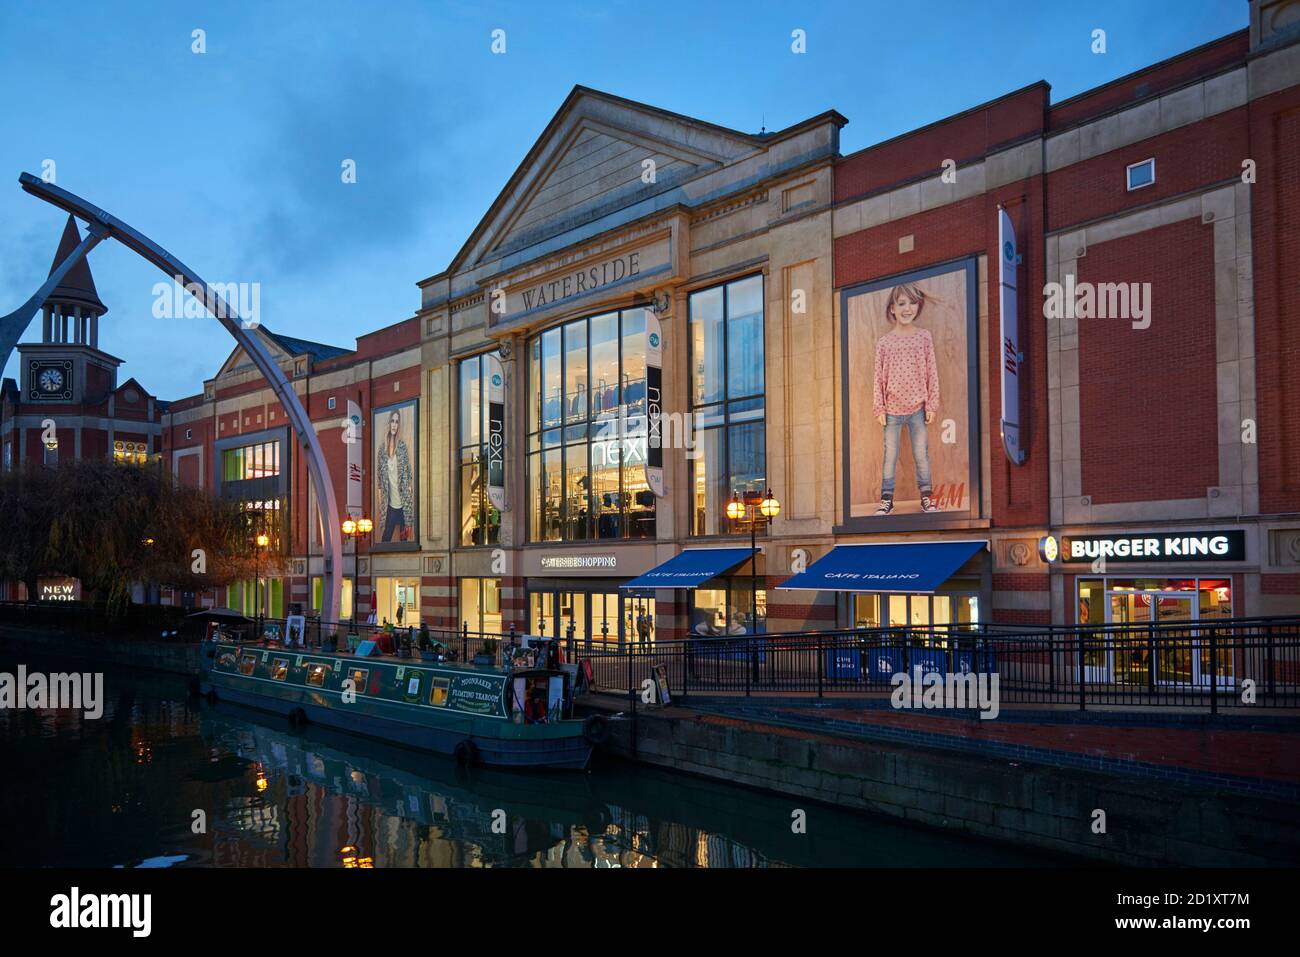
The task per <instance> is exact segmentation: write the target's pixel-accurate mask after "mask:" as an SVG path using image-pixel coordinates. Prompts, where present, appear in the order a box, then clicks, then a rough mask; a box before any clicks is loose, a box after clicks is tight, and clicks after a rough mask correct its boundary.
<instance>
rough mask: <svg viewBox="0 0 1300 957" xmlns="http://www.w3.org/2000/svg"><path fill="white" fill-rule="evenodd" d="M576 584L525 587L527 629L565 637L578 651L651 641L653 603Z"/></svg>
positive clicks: (612, 586)
mask: <svg viewBox="0 0 1300 957" xmlns="http://www.w3.org/2000/svg"><path fill="white" fill-rule="evenodd" d="M578 584H579V583H578V582H562V583H556V584H554V585H551V584H543V583H542V582H540V581H539V582H535V583H530V584H529V586H528V628H529V632H530V633H532V634H537V633H542V634H546V635H558V636H559V637H561V638H566V639H567V638H568V635H569V626H570V625H572V626H573V640H574V643H575V645H576V646H577V647H579V648H599V647H602V646H603V645H605V644H609V645H610V646H611V647H613V646H617V645H618V644H619V643H621V642H632V643H635V644H640V645H644V646H648V645H650V644H653V642H654V633H655V600H654V599H653V598H648V597H645V596H641V595H635V596H634V595H626V594H622V593H620V592H619V591H617V589H616V586H614V585H610V586H608V587H609V589H610V590H609V591H591V590H589V587H590V586H588V587H583V588H579V587H578Z"/></svg>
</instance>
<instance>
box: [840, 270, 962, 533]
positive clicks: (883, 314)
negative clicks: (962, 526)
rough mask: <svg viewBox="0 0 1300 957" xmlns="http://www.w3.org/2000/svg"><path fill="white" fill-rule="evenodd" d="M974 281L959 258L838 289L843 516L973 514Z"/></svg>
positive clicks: (858, 519) (867, 520)
mask: <svg viewBox="0 0 1300 957" xmlns="http://www.w3.org/2000/svg"><path fill="white" fill-rule="evenodd" d="M976 281H977V272H976V264H975V261H974V260H965V261H962V262H959V263H955V264H953V263H950V264H947V265H943V266H935V267H931V268H928V269H922V270H918V271H916V272H913V273H908V274H905V275H902V276H896V277H894V278H891V279H887V280H881V281H877V282H871V283H866V284H864V285H861V286H855V287H853V288H851V289H846V290H845V291H844V292H843V294H842V295H843V298H842V300H841V309H842V316H843V323H844V329H843V335H844V339H843V350H842V355H843V380H844V393H845V402H844V408H845V414H844V458H845V476H846V480H845V509H844V515H845V522H846V524H849V525H855V526H858V527H867V528H875V527H886V526H890V525H915V524H917V523H918V521H919V522H920V523H921V524H924V523H925V519H926V518H927V517H933V519H934V523H935V524H943V523H944V522H946V521H949V520H951V519H953V518H967V517H971V516H973V515H974V514H976V512H977V509H978V501H979V495H978V489H977V483H978V471H977V464H978V461H979V455H978V451H979V416H978V389H977V375H978V373H977V368H976V352H977V329H976V316H977V311H976V305H977V304H976V299H975V297H976Z"/></svg>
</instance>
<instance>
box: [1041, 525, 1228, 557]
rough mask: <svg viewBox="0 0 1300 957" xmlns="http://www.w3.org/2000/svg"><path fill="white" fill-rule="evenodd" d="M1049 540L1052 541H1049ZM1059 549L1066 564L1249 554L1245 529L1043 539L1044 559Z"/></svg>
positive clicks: (1050, 537) (1042, 553) (1042, 551)
mask: <svg viewBox="0 0 1300 957" xmlns="http://www.w3.org/2000/svg"><path fill="white" fill-rule="evenodd" d="M1049 540H1050V541H1049ZM1058 552H1059V555H1060V557H1059V559H1055V560H1058V561H1060V562H1062V563H1064V564H1069V563H1074V562H1095V561H1096V560H1097V559H1104V560H1105V561H1108V562H1178V563H1181V562H1239V561H1244V560H1245V558H1246V533H1245V532H1244V531H1241V530H1240V529H1235V530H1232V531H1226V532H1137V533H1134V534H1131V535H1067V536H1064V537H1062V538H1061V541H1060V546H1059V548H1058V546H1057V545H1056V542H1055V539H1053V538H1052V536H1050V535H1049V536H1047V537H1046V538H1045V539H1043V541H1042V542H1040V545H1039V554H1040V555H1042V557H1043V558H1044V560H1046V561H1053V560H1054V559H1053V558H1052V557H1049V556H1054V555H1055V554H1056V553H1058Z"/></svg>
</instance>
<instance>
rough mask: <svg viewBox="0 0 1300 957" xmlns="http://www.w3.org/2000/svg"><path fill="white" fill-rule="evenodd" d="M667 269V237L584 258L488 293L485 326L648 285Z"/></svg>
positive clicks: (499, 325) (508, 323) (502, 324)
mask: <svg viewBox="0 0 1300 957" xmlns="http://www.w3.org/2000/svg"><path fill="white" fill-rule="evenodd" d="M672 269H673V257H672V239H671V238H670V237H669V236H664V237H662V238H661V239H658V240H656V241H654V242H652V243H646V244H644V245H641V246H637V247H635V248H633V249H624V250H622V251H620V252H618V253H615V254H613V255H606V256H603V257H600V258H596V259H586V260H583V261H581V262H578V263H574V264H572V265H569V266H566V267H564V268H562V269H558V270H553V271H551V272H548V273H545V274H543V275H541V276H536V277H533V278H530V279H525V280H522V281H520V282H517V283H512V284H509V285H506V286H505V287H504V288H502V287H497V288H491V289H489V290H488V302H489V303H490V308H489V310H488V316H489V323H490V325H491V327H492V328H493V329H499V328H502V327H505V326H511V325H514V324H515V323H516V322H519V321H520V320H522V319H524V318H527V317H533V316H537V315H540V314H542V313H544V312H547V311H548V310H550V309H552V308H553V307H556V306H565V307H566V308H567V307H568V306H571V305H573V304H575V303H578V302H581V301H582V300H583V299H584V298H587V297H589V296H593V295H595V294H597V293H605V292H609V291H612V290H614V289H618V288H621V287H625V286H641V285H647V286H653V285H656V284H657V283H658V282H659V281H661V278H660V279H655V278H652V277H662V275H663V274H665V273H669V272H671V271H672Z"/></svg>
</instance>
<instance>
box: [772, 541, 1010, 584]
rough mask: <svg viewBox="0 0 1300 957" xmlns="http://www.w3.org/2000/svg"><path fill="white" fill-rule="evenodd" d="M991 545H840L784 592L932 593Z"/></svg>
mask: <svg viewBox="0 0 1300 957" xmlns="http://www.w3.org/2000/svg"><path fill="white" fill-rule="evenodd" d="M988 544H989V543H988V542H987V541H962V542H904V543H895V544H884V545H836V546H835V547H834V548H832V549H831V550H830V551H829V552H827V553H826V554H825V555H823V556H822V557H821V558H819V559H817V561H815V562H813V563H812V564H811V565H809V566H808V568H807V570H805V571H803V572H801V573H800V574H798V575H795V576H794V577H792V578H789V579H787V580H786V581H785V583H784V584H782V585H779V586H777V587H779V588H790V589H797V590H801V591H864V592H933V591H935V590H936V589H937V588H939V586H940V585H942V584H943V583H944V582H946V581H947V580H948V579H949V578H951V577H952V575H953V573H954V572H955V571H957V569H959V568H961V566H962V565H965V564H966V563H967V562H968V561H970V559H971V556H973V555H974V554H975V553H976V552H978V551H980V550H981V549H985V548H987V547H988Z"/></svg>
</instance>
